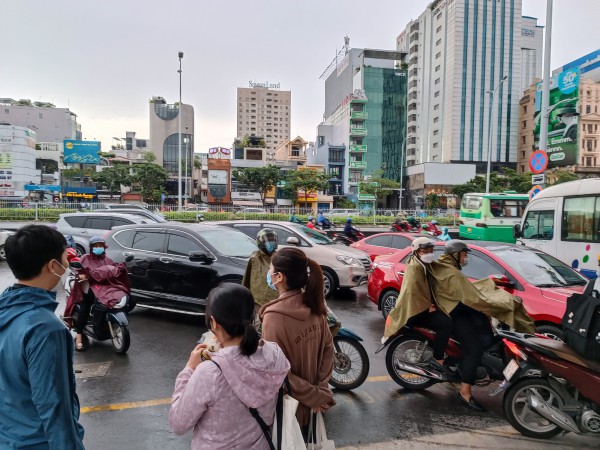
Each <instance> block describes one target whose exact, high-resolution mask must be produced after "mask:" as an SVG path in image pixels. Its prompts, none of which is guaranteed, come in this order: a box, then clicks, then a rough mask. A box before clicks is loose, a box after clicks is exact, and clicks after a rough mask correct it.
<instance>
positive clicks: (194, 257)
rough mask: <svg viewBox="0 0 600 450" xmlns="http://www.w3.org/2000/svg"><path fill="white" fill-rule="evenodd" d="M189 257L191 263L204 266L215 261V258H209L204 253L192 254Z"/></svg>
mask: <svg viewBox="0 0 600 450" xmlns="http://www.w3.org/2000/svg"><path fill="white" fill-rule="evenodd" d="M188 257H189V259H190V261H192V262H199V263H202V264H211V263H212V262H213V261H214V258H213V257H211V256H208V255H207V254H206V253H204V252H190V254H189V256H188Z"/></svg>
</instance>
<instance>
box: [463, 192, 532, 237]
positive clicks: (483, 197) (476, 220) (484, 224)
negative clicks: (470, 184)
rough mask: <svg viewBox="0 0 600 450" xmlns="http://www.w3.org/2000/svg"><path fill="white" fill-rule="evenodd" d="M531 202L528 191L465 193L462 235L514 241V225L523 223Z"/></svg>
mask: <svg viewBox="0 0 600 450" xmlns="http://www.w3.org/2000/svg"><path fill="white" fill-rule="evenodd" d="M528 202H529V195H528V194H517V193H515V192H512V191H506V192H503V193H500V194H491V193H490V194H477V193H469V194H465V195H463V198H462V202H461V205H460V230H459V231H460V232H459V234H460V237H461V238H465V239H475V240H478V241H498V242H511V243H513V244H514V243H515V238H514V237H513V228H514V225H515V224H517V223H520V222H521V218H522V217H523V212H524V211H525V207H526V206H527V203H528Z"/></svg>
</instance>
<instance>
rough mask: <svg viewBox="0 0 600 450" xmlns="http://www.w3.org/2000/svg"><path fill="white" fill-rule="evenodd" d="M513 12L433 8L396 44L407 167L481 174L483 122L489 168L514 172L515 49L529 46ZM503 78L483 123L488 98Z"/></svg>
mask: <svg viewBox="0 0 600 450" xmlns="http://www.w3.org/2000/svg"><path fill="white" fill-rule="evenodd" d="M521 4H522V2H521V0H494V1H488V0H435V1H433V2H431V3H430V5H429V6H428V7H427V9H426V10H425V11H424V12H423V13H422V14H421V15H420V16H419V18H418V19H416V20H414V21H411V22H410V23H409V24H408V25H407V27H406V29H405V31H403V32H402V33H401V34H400V35H399V36H398V38H397V49H398V50H399V51H406V52H408V56H407V60H408V108H407V109H408V130H407V132H408V133H407V138H408V142H407V165H409V166H410V165H415V164H421V163H426V162H458V163H460V162H475V163H478V162H479V163H480V164H478V171H484V170H485V169H484V168H485V164H483V163H484V162H487V152H488V127H489V126H490V122H491V125H492V139H491V140H492V163H493V166H492V168H493V169H496V168H498V167H499V166H500V165H507V164H511V165H514V163H515V162H516V160H517V152H516V148H517V135H518V133H517V131H518V125H519V124H518V116H519V99H520V97H521V93H522V89H521V88H522V66H523V54H522V52H523V50H522V49H523V45H524V43H525V42H529V41H528V39H524V38H523V29H524V20H523V17H522V15H521ZM529 20H530V19H527V20H526V22H527V24H529ZM532 20H533V19H532ZM535 33H536V34H541V30H539V29H538V28H536V29H535ZM528 38H529V36H528ZM528 45H529V44H528ZM527 48H529V47H527ZM529 56H531V55H529ZM534 59H535V61H536V64H537V62H538V59H537V55H536V56H535V58H534ZM535 70H539V69H538V66H537V65H536V66H535ZM505 76H506V77H507V78H506V80H505V81H504V83H503V84H502V85H501V87H500V88H499V89H498V91H497V92H496V96H495V99H494V103H493V110H492V112H493V118H492V120H491V121H490V116H489V113H490V103H491V97H490V95H489V93H488V91H490V90H492V89H494V88H495V87H496V86H498V84H499V83H500V81H501V80H502V79H503V78H504V77H505ZM494 162H496V163H495V164H494Z"/></svg>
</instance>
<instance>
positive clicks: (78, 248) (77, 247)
mask: <svg viewBox="0 0 600 450" xmlns="http://www.w3.org/2000/svg"><path fill="white" fill-rule="evenodd" d="M75 251H76V252H77V256H78V257H79V258H81V257H82V256H83V255H85V248H83V246H81V245H79V244H76V245H75Z"/></svg>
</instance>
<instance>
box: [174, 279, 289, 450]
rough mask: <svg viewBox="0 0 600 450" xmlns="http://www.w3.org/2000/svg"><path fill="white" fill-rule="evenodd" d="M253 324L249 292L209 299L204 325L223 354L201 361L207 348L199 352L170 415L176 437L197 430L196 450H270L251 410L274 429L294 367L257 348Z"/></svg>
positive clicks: (229, 288)
mask: <svg viewBox="0 0 600 450" xmlns="http://www.w3.org/2000/svg"><path fill="white" fill-rule="evenodd" d="M253 319H254V299H253V298H252V294H250V291H249V290H248V289H246V288H245V287H243V286H239V285H236V284H224V285H222V286H219V287H217V288H215V289H214V290H213V291H212V292H211V293H210V295H209V298H208V307H207V314H206V325H207V327H208V328H210V329H211V331H212V332H213V333H214V334H215V336H216V337H217V340H218V341H219V343H220V344H221V349H220V350H218V351H216V352H215V353H212V354H210V355H209V357H210V359H211V360H212V361H210V360H205V361H202V360H203V359H205V358H206V351H207V350H206V348H207V346H206V345H205V344H200V345H198V346H196V348H195V349H194V350H193V351H192V353H191V355H190V359H189V361H188V363H187V365H186V367H185V369H183V370H182V371H181V373H180V374H179V376H178V377H177V381H176V382H175V392H174V393H173V400H172V404H171V410H170V411H169V424H170V425H171V428H172V429H173V431H174V432H175V433H176V434H184V433H186V432H187V431H189V430H191V429H193V430H194V433H193V438H192V450H199V449H211V450H217V449H232V448H240V449H250V448H251V449H258V450H268V449H269V445H268V443H267V440H266V438H265V436H264V434H263V431H262V429H261V427H260V425H259V424H258V421H257V420H256V419H255V418H254V417H253V416H252V414H251V413H250V411H249V409H248V408H256V409H257V411H258V413H259V414H260V416H261V418H262V419H263V420H264V422H265V423H266V424H267V425H269V426H270V425H272V423H273V416H274V413H275V404H276V401H277V392H278V391H279V388H280V387H281V385H282V383H283V381H284V379H285V377H286V375H287V373H288V372H289V370H290V363H289V362H288V360H287V359H286V357H285V355H284V354H283V352H282V351H281V349H280V348H279V347H278V346H277V344H275V343H273V342H266V341H260V342H259V336H258V333H257V332H256V329H255V328H254V326H253V324H252V321H253ZM203 355H204V358H203Z"/></svg>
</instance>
